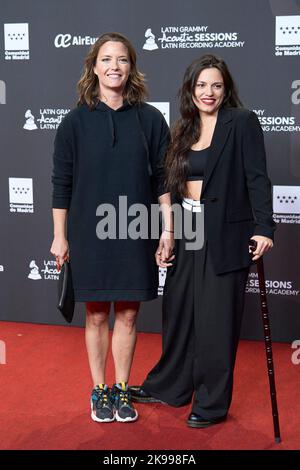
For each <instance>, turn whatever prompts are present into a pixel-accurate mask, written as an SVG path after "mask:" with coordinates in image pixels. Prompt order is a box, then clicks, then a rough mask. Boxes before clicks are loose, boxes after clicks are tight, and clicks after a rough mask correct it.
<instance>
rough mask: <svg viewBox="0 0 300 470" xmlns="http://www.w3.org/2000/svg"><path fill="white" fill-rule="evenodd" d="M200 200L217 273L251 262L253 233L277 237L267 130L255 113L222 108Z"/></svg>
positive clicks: (242, 266) (244, 265)
mask: <svg viewBox="0 0 300 470" xmlns="http://www.w3.org/2000/svg"><path fill="white" fill-rule="evenodd" d="M201 202H203V203H204V220H205V233H206V238H207V241H208V245H209V247H210V253H211V257H212V262H213V265H214V268H215V272H216V273H217V274H221V273H224V272H228V271H233V270H237V269H241V268H244V267H247V266H249V265H250V264H251V256H250V254H249V251H248V242H249V238H250V237H251V236H252V235H263V236H266V237H269V238H271V239H273V236H274V230H275V223H274V221H273V218H272V214H273V210H272V196H271V183H270V180H269V178H268V175H267V169H266V154H265V147H264V139H263V132H262V129H261V126H260V123H259V120H258V118H257V116H256V114H255V113H253V112H252V111H248V110H247V109H240V108H221V109H220V110H219V113H218V118H217V123H216V127H215V131H214V134H213V138H212V143H211V147H210V154H209V158H208V160H207V164H206V167H205V171H204V181H203V189H202V196H201Z"/></svg>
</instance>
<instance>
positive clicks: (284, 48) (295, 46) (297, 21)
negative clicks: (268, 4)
mask: <svg viewBox="0 0 300 470" xmlns="http://www.w3.org/2000/svg"><path fill="white" fill-rule="evenodd" d="M275 46H276V47H275V55H277V56H282V55H285V56H290V55H292V56H293V55H300V15H290V16H276V29H275Z"/></svg>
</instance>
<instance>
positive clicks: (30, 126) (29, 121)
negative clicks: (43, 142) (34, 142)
mask: <svg viewBox="0 0 300 470" xmlns="http://www.w3.org/2000/svg"><path fill="white" fill-rule="evenodd" d="M25 119H26V121H25V124H24V126H23V129H26V130H27V131H34V130H35V129H37V128H38V127H37V125H36V123H35V122H34V116H33V114H32V112H31V110H30V109H27V111H26V112H25Z"/></svg>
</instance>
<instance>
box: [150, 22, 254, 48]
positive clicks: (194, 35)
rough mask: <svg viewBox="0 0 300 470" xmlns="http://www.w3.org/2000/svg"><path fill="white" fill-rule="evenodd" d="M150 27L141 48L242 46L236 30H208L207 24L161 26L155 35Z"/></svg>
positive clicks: (242, 43) (242, 42)
mask: <svg viewBox="0 0 300 470" xmlns="http://www.w3.org/2000/svg"><path fill="white" fill-rule="evenodd" d="M157 36H158V35H157V34H154V33H153V31H152V28H147V29H146V30H145V40H144V44H143V49H144V50H147V51H154V50H156V49H201V48H206V49H212V48H235V47H244V45H245V41H241V40H240V39H239V33H238V32H236V31H235V32H209V27H208V26H205V25H204V26H162V27H161V28H160V36H159V37H157Z"/></svg>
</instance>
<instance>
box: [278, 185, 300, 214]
mask: <svg viewBox="0 0 300 470" xmlns="http://www.w3.org/2000/svg"><path fill="white" fill-rule="evenodd" d="M273 209H274V212H275V213H276V214H300V186H273Z"/></svg>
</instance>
